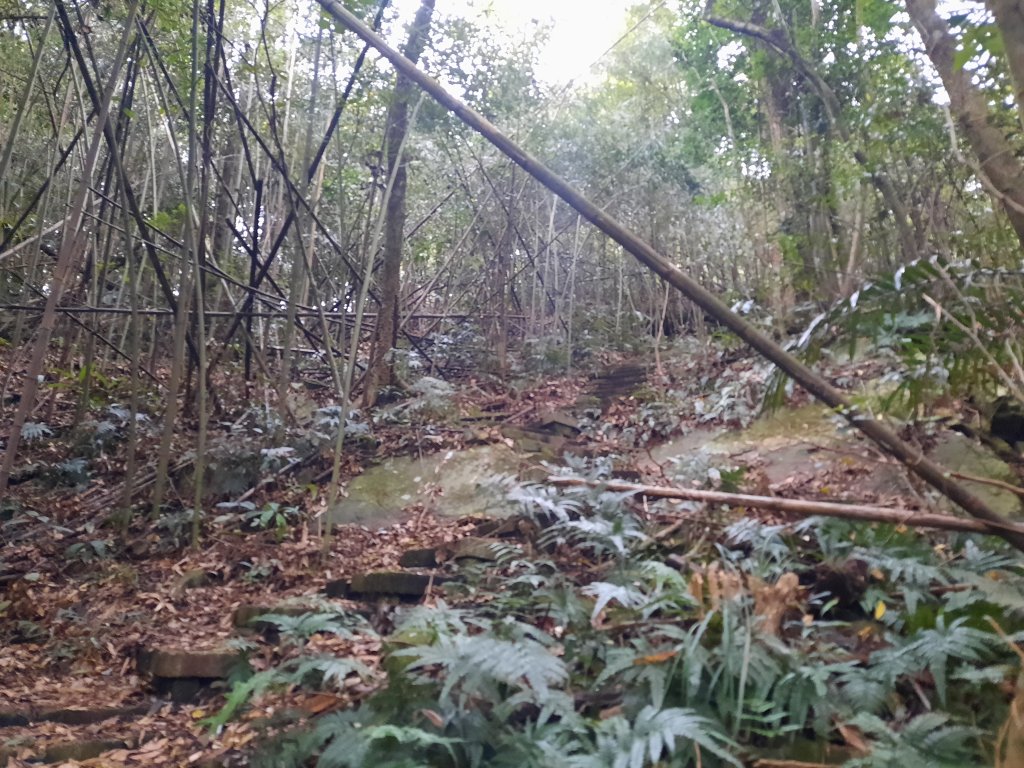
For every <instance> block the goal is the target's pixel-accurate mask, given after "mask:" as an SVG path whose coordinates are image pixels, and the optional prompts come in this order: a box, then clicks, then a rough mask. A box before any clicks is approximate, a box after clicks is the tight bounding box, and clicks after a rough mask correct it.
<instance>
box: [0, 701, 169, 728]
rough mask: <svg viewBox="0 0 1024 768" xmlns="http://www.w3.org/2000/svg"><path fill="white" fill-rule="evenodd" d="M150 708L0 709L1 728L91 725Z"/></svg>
mask: <svg viewBox="0 0 1024 768" xmlns="http://www.w3.org/2000/svg"><path fill="white" fill-rule="evenodd" d="M149 710H150V705H148V704H135V705H131V706H124V707H95V708H90V709H75V708H67V707H59V708H43V709H36V708H33V707H26V708H20V709H0V728H10V727H14V726H23V725H32V724H33V723H60V724H61V725H91V724H93V723H102V722H103V721H104V720H111V719H113V718H117V717H136V716H139V715H144V714H146V713H147V712H149Z"/></svg>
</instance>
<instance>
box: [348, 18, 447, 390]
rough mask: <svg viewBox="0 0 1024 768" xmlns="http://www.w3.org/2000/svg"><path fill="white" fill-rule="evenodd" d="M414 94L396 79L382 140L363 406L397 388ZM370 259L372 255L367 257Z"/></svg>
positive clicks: (412, 42) (421, 32)
mask: <svg viewBox="0 0 1024 768" xmlns="http://www.w3.org/2000/svg"><path fill="white" fill-rule="evenodd" d="M433 13H434V0H422V2H421V5H420V7H419V10H417V11H416V18H415V19H414V20H413V23H412V27H410V29H409V39H408V40H407V41H406V43H405V49H404V50H403V52H402V53H403V54H404V55H405V57H406V58H407V59H409V61H411V62H413V63H415V62H417V61H419V58H420V55H421V54H422V53H423V48H424V47H425V46H426V43H427V36H428V35H429V34H430V21H431V17H432V16H433ZM414 95H415V89H414V88H413V83H412V81H410V80H409V79H408V78H407V77H406V76H405V75H403V74H399V75H398V79H397V80H396V82H395V92H394V95H393V96H392V97H391V108H390V109H389V110H388V124H387V134H386V137H385V140H384V143H385V153H386V158H387V167H388V173H389V175H390V174H394V186H393V188H392V190H391V196H390V197H389V198H388V201H387V215H386V219H385V223H384V258H383V263H382V264H381V277H380V311H379V312H378V313H377V325H376V328H375V329H374V338H373V351H372V353H371V360H370V368H369V370H368V371H367V375H366V382H365V385H364V390H363V400H364V402H365V404H366V405H367V406H371V405H373V403H374V402H375V401H376V400H377V393H378V391H379V390H380V388H381V387H382V386H389V385H392V384H394V383H395V360H394V357H393V356H392V355H391V354H389V353H390V352H391V350H392V349H394V348H395V346H397V344H398V328H399V320H398V305H399V296H400V294H401V278H402V239H403V236H404V234H405V216H406V208H405V193H406V189H407V187H408V178H407V173H406V163H405V160H404V158H403V157H402V146H403V145H404V144H405V136H406V133H408V131H409V106H410V104H411V102H412V100H413V96H414ZM370 258H373V254H370Z"/></svg>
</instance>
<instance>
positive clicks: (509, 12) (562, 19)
mask: <svg viewBox="0 0 1024 768" xmlns="http://www.w3.org/2000/svg"><path fill="white" fill-rule="evenodd" d="M636 2H637V0H476V2H471V1H470V0H438V3H437V12H439V13H444V14H451V15H453V16H461V17H463V18H467V19H482V16H483V10H484V9H485V8H487V7H488V6H490V7H491V9H492V14H491V19H493V21H492V23H493V24H495V25H496V26H501V27H504V28H505V29H507V30H509V31H510V32H513V33H514V32H523V31H526V30H528V29H529V28H530V27H531V26H532V21H533V20H534V19H535V20H537V21H539V22H541V23H548V22H550V23H551V24H552V25H553V26H552V28H551V36H550V39H549V40H548V43H547V45H546V46H545V47H544V49H543V50H542V51H541V54H540V61H539V62H538V67H537V75H538V77H539V78H540V79H541V80H544V81H546V82H549V83H552V84H561V83H565V82H567V81H569V80H576V81H580V80H584V79H586V76H587V74H588V70H589V68H590V65H591V64H592V63H593V62H594V61H595V60H596V59H597V58H598V57H599V56H600V55H601V54H602V53H604V52H605V51H606V50H607V49H608V48H609V47H611V46H612V45H613V44H614V43H615V41H616V40H618V39H619V37H621V36H622V34H623V33H624V32H625V31H626V10H627V9H628V8H629V7H630V6H632V5H634V4H636ZM397 5H398V7H399V8H401V10H402V13H403V15H407V14H408V16H409V17H411V15H412V14H413V13H415V9H416V7H417V6H418V5H419V0H400V2H398V3H397Z"/></svg>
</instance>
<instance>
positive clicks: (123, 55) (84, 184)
mask: <svg viewBox="0 0 1024 768" xmlns="http://www.w3.org/2000/svg"><path fill="white" fill-rule="evenodd" d="M137 8H138V1H137V0H136V2H133V3H132V4H131V6H130V7H129V9H128V14H127V18H126V20H125V22H124V30H123V31H122V33H121V40H120V43H119V44H118V50H117V53H116V54H115V56H114V58H113V61H112V63H111V65H110V69H109V72H110V74H109V76H108V78H107V87H106V88H105V89H104V90H103V99H102V103H101V105H100V111H99V114H98V115H97V116H96V122H95V124H94V126H93V133H92V139H91V141H90V143H89V150H88V152H87V153H86V157H85V165H84V167H83V169H82V175H81V180H80V181H79V183H78V188H77V190H76V191H75V197H74V200H73V201H72V204H71V211H70V213H69V214H68V217H67V220H66V226H65V230H64V239H63V241H62V242H61V246H60V251H59V252H58V254H57V265H56V267H55V268H54V271H53V276H52V278H51V280H50V293H49V295H48V296H47V297H46V308H45V309H44V310H43V318H42V320H41V321H40V323H39V333H38V335H37V336H36V339H35V346H34V347H33V351H32V359H31V361H30V362H29V366H28V370H26V372H25V379H24V384H23V385H22V393H21V403H20V404H19V406H18V410H17V411H16V412H15V414H14V420H13V421H12V423H11V427H10V431H9V432H8V435H7V450H6V451H5V452H4V458H3V464H0V494H3V493H4V492H5V491H6V490H7V480H8V478H9V477H10V475H11V470H12V469H13V468H14V460H15V457H16V456H17V453H18V447H19V445H20V444H21V429H22V427H24V426H25V422H26V421H27V420H28V415H29V413H31V412H32V408H33V407H34V406H35V399H36V393H37V392H38V388H39V379H40V377H41V375H42V372H43V364H44V363H45V361H46V353H47V350H48V349H49V346H50V338H51V336H52V335H53V329H54V327H55V326H56V324H57V304H58V303H59V302H60V299H61V297H62V296H63V295H64V289H65V287H66V286H67V284H68V282H69V281H70V279H71V275H72V269H73V268H74V265H75V262H76V261H77V260H78V259H79V258H80V257H81V255H82V253H84V251H85V244H86V243H85V241H86V230H85V227H84V223H85V212H86V208H87V207H88V204H89V194H90V185H91V183H92V177H93V173H94V172H95V170H96V165H97V162H98V160H99V155H100V148H101V147H102V146H103V143H104V142H103V139H104V136H103V131H104V128H105V127H106V124H107V117H108V115H109V113H110V102H111V99H113V96H114V91H115V87H116V84H117V79H118V78H119V77H120V75H121V70H122V68H123V67H124V64H125V60H126V59H127V58H128V42H129V40H130V39H131V33H132V26H133V23H132V22H133V19H134V18H135V12H136V9H137ZM67 33H68V34H71V30H67Z"/></svg>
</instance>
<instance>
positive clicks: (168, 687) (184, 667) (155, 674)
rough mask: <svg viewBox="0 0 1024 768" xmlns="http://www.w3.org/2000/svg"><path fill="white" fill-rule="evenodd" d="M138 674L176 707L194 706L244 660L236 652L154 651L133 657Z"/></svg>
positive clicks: (158, 649)
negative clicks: (149, 681)
mask: <svg viewBox="0 0 1024 768" xmlns="http://www.w3.org/2000/svg"><path fill="white" fill-rule="evenodd" d="M136 662H137V666H138V669H139V672H141V673H142V674H148V675H150V676H151V677H152V682H153V688H154V690H155V691H156V692H157V693H158V694H161V695H169V696H170V698H171V701H174V702H176V703H179V704H185V703H189V702H193V701H195V700H197V699H198V698H199V697H200V694H202V693H203V692H204V691H205V690H207V689H208V688H210V687H211V686H212V685H213V684H215V683H216V682H218V681H220V680H225V679H227V677H228V675H230V674H231V672H232V671H233V670H234V669H235V667H237V666H238V665H240V664H243V663H244V662H245V657H244V656H243V655H242V654H241V653H239V652H237V651H187V650H182V649H179V648H153V649H147V650H143V651H140V652H139V654H138V656H137V657H136Z"/></svg>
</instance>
